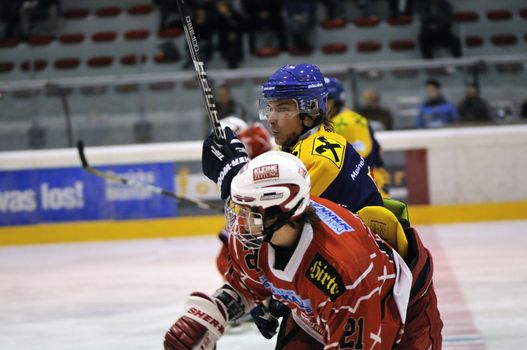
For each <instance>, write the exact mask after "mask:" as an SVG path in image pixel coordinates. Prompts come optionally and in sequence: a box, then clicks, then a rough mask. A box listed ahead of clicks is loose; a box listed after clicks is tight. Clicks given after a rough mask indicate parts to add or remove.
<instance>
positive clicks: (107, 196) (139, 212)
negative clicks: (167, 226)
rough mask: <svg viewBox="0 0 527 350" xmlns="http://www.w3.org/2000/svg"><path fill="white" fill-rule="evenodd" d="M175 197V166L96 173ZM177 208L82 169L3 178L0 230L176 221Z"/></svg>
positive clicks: (131, 167) (166, 200)
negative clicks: (98, 222)
mask: <svg viewBox="0 0 527 350" xmlns="http://www.w3.org/2000/svg"><path fill="white" fill-rule="evenodd" d="M98 169H99V170H101V171H105V172H113V173H114V174H117V175H119V176H123V177H127V178H131V179H134V180H139V181H143V182H147V183H150V184H154V185H156V186H159V187H162V188H165V189H167V190H169V191H171V192H175V191H176V189H175V183H174V174H175V164H174V163H149V164H132V165H119V166H103V167H98ZM177 214H178V212H177V202H176V201H175V200H173V199H171V198H167V197H164V196H160V195H157V194H154V193H151V192H149V191H146V190H142V189H138V188H135V187H132V186H129V185H128V186H127V185H123V184H120V183H115V182H111V181H107V180H105V179H102V178H100V177H97V176H94V175H92V174H89V173H86V172H85V171H84V170H82V169H81V168H78V167H75V168H52V169H32V170H14V171H2V172H0V226H15V225H29V224H37V223H50V222H69V221H93V220H126V219H143V218H162V217H174V216H177Z"/></svg>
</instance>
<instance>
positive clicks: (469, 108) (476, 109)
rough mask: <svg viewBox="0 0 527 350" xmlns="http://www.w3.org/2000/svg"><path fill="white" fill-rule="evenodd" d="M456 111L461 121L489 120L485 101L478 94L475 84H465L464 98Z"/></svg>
mask: <svg viewBox="0 0 527 350" xmlns="http://www.w3.org/2000/svg"><path fill="white" fill-rule="evenodd" d="M458 112H459V117H460V120H461V121H462V122H485V121H490V120H491V118H490V113H489V107H488V105H487V101H485V100H484V99H482V98H481V96H480V95H479V89H478V86H477V85H476V84H469V85H467V89H466V92H465V98H464V99H463V100H462V101H461V103H460V104H459V106H458Z"/></svg>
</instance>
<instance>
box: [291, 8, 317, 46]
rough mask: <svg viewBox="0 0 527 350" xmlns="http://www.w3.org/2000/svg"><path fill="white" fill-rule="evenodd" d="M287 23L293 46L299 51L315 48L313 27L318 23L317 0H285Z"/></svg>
mask: <svg viewBox="0 0 527 350" xmlns="http://www.w3.org/2000/svg"><path fill="white" fill-rule="evenodd" d="M284 6H285V12H286V18H287V24H288V26H289V32H290V33H291V37H292V40H293V45H292V46H293V48H294V49H296V50H299V51H304V52H305V51H311V50H312V49H313V35H312V33H313V29H314V28H315V25H316V18H315V17H316V10H317V1H316V0H285V1H284Z"/></svg>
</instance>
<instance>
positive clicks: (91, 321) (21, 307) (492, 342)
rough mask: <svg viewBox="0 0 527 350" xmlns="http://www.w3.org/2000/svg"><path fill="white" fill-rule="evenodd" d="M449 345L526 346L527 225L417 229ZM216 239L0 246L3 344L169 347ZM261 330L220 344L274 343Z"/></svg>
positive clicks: (209, 266) (207, 281)
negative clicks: (431, 262) (429, 259)
mask: <svg viewBox="0 0 527 350" xmlns="http://www.w3.org/2000/svg"><path fill="white" fill-rule="evenodd" d="M419 229H420V231H421V235H422V238H423V240H424V241H425V244H427V246H428V247H429V248H430V250H431V251H432V253H433V254H434V259H435V285H436V290H437V293H438V298H439V303H440V305H439V306H440V309H441V312H442V316H443V321H444V323H445V328H444V332H443V333H444V349H456V350H462V349H463V350H464V349H488V350H511V349H515V350H516V349H527V254H526V252H527V221H512V222H493V223H488V222H487V223H478V224H456V225H438V226H429V227H420V228H419ZM219 246H220V243H219V241H218V240H217V238H216V237H213V236H210V237H201V238H185V239H165V240H136V241H114V242H102V243H82V244H56V245H39V246H19V247H1V248H0V349H1V350H11V349H16V350H26V349H27V350H35V349H39V350H59V349H68V350H70V349H82V350H87V349H96V350H110V349H111V350H116V349H127V350H131V349H137V350H139V349H142V350H150V349H162V340H163V335H164V333H165V331H166V330H167V329H168V328H169V327H170V325H171V324H172V323H173V322H174V321H175V320H176V319H177V317H178V316H179V315H180V313H181V311H182V307H183V303H184V301H185V299H186V296H187V295H188V294H189V293H190V292H192V291H194V290H201V291H204V292H212V291H214V289H215V288H216V287H218V286H219V285H220V283H221V279H220V276H219V275H218V273H217V272H216V269H215V262H214V260H215V256H216V254H217V252H218V250H219ZM256 332H257V331H256V330H255V329H250V328H249V329H245V330H244V331H243V332H241V331H240V332H238V334H230V335H227V336H225V337H224V338H223V339H222V340H221V341H220V343H219V345H218V349H219V350H222V349H223V350H225V349H229V350H236V349H251V350H256V349H273V341H267V340H265V339H264V338H263V337H261V336H259V335H258V334H257V333H256Z"/></svg>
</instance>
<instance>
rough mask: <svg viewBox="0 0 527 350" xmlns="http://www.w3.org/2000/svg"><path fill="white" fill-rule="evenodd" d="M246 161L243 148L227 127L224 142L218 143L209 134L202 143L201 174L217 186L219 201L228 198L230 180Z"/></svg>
mask: <svg viewBox="0 0 527 350" xmlns="http://www.w3.org/2000/svg"><path fill="white" fill-rule="evenodd" d="M248 161H249V157H248V156H247V151H246V150H245V146H244V145H243V143H242V142H241V141H240V140H238V139H237V138H236V136H235V135H234V133H233V132H232V130H231V129H229V128H228V127H227V128H225V141H222V142H221V143H218V141H217V140H216V139H215V138H214V135H213V134H210V135H209V137H207V138H206V139H205V141H204V142H203V150H202V154H201V166H202V167H203V174H205V176H207V177H208V178H209V179H211V180H212V181H214V182H215V183H216V184H217V185H218V186H219V188H220V190H221V199H227V197H229V195H230V192H231V181H232V179H233V178H234V176H236V174H238V171H240V169H241V167H242V166H243V165H244V164H245V163H247V162H248Z"/></svg>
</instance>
